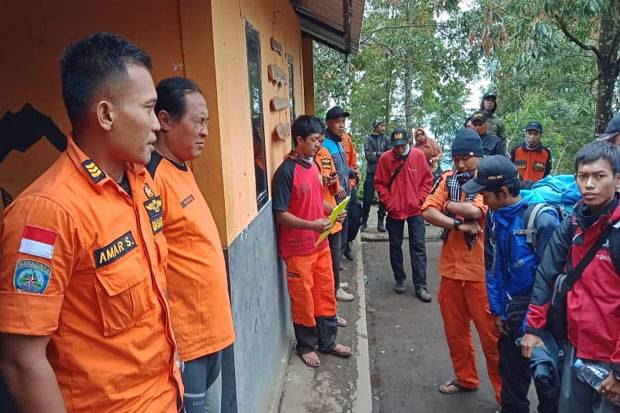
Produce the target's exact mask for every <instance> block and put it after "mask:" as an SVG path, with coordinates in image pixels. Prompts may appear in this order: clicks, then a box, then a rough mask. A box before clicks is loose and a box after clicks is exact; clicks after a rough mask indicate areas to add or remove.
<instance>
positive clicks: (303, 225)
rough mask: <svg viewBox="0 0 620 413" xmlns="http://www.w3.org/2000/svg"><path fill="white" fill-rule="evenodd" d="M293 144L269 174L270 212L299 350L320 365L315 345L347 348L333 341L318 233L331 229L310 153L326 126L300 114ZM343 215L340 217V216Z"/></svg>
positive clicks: (332, 307)
mask: <svg viewBox="0 0 620 413" xmlns="http://www.w3.org/2000/svg"><path fill="white" fill-rule="evenodd" d="M291 132H292V136H293V145H294V148H293V150H292V151H291V153H290V154H289V156H288V157H287V158H286V159H285V160H284V162H282V164H281V165H280V166H279V167H278V169H277V170H276V172H275V174H274V176H273V183H272V191H273V211H274V214H275V217H276V221H277V223H278V249H279V255H280V257H282V258H283V259H284V262H285V263H286V281H287V286H288V292H289V296H290V299H291V313H292V315H293V328H294V330H295V337H296V338H297V351H298V353H299V355H300V357H301V359H302V360H303V362H304V363H305V364H306V365H307V366H308V367H319V365H320V360H319V356H318V354H317V353H316V351H317V349H318V350H319V351H320V352H323V353H330V354H334V355H336V356H339V357H349V356H351V354H352V353H351V348H349V347H346V346H343V345H341V344H336V335H337V334H338V326H337V321H336V297H335V296H334V288H333V286H334V274H333V272H332V260H331V256H330V251H329V247H328V245H327V242H326V241H325V240H324V241H321V242H319V243H317V241H318V240H319V234H321V233H322V232H324V231H329V230H330V229H331V223H330V221H329V219H327V218H326V217H325V215H326V214H328V213H331V211H332V208H331V206H330V205H329V204H327V203H326V202H324V201H323V190H322V180H321V175H320V173H319V169H318V168H317V166H316V164H315V163H314V161H313V160H314V156H315V155H316V153H317V151H318V150H319V147H320V137H321V135H323V134H324V133H325V125H324V124H323V122H321V120H320V119H318V118H316V117H313V116H308V115H303V116H300V117H298V118H297V119H296V120H295V122H293V125H292V127H291ZM343 218H344V216H341V219H343Z"/></svg>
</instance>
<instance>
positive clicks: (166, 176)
mask: <svg viewBox="0 0 620 413" xmlns="http://www.w3.org/2000/svg"><path fill="white" fill-rule="evenodd" d="M147 169H148V171H149V173H150V174H151V176H152V177H153V179H154V180H155V183H156V184H157V185H158V188H159V190H160V191H161V196H162V200H163V203H164V235H165V236H166V240H167V242H168V251H169V254H168V272H167V274H166V280H167V284H168V299H169V302H170V311H171V317H172V327H173V329H174V336H175V338H176V340H177V343H178V347H179V355H180V357H181V360H183V361H188V360H194V359H196V358H198V357H202V356H204V355H207V354H211V353H215V352H217V351H220V350H222V349H224V348H225V347H227V346H229V345H230V344H232V343H233V341H235V331H234V329H233V320H232V313H231V309H230V298H229V296H228V279H227V276H226V263H225V262H224V253H223V251H222V245H221V242H220V237H219V235H218V232H217V227H216V226H215V221H214V220H213V216H212V215H211V210H210V209H209V206H208V205H207V201H206V200H205V199H204V197H203V196H202V193H201V192H200V189H199V188H198V184H197V183H196V179H195V178H194V174H193V173H192V171H191V170H190V169H189V168H188V167H187V165H186V164H185V163H182V164H179V163H176V162H173V161H170V160H168V159H166V158H163V157H162V156H161V155H160V154H159V153H158V152H153V155H152V156H151V161H150V162H149V164H148V165H147Z"/></svg>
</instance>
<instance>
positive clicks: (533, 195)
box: [521, 175, 581, 214]
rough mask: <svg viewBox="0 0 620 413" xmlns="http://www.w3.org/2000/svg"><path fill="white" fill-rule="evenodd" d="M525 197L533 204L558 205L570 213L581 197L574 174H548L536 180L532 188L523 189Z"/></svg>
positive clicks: (522, 193) (522, 192)
mask: <svg viewBox="0 0 620 413" xmlns="http://www.w3.org/2000/svg"><path fill="white" fill-rule="evenodd" d="M521 196H522V197H523V199H525V200H526V201H528V202H529V203H532V204H538V203H543V202H544V203H547V204H551V205H557V206H559V207H560V208H562V210H563V211H564V212H566V213H567V214H570V213H571V212H572V211H573V206H574V205H575V203H576V202H577V201H579V200H580V199H581V194H580V193H579V188H577V183H576V182H575V176H574V175H557V176H551V175H549V176H547V177H546V178H543V179H541V180H540V181H538V182H536V183H535V184H534V185H533V186H532V188H531V189H522V190H521Z"/></svg>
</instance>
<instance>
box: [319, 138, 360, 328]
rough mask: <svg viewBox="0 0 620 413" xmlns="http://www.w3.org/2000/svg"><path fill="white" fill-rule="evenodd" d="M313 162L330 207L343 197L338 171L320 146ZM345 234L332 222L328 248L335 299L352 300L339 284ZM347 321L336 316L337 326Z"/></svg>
mask: <svg viewBox="0 0 620 413" xmlns="http://www.w3.org/2000/svg"><path fill="white" fill-rule="evenodd" d="M324 139H325V135H321V138H320V142H321V145H323V140H324ZM314 162H315V163H316V166H318V168H319V172H320V173H321V180H322V183H323V201H325V202H327V203H328V204H329V205H330V206H331V207H332V208H333V207H335V206H336V195H338V196H340V197H342V198H345V197H346V195H345V192H344V189H342V188H340V184H339V183H338V172H337V171H336V166H335V165H334V160H333V159H332V156H331V155H330V154H329V151H328V150H327V149H325V148H323V147H322V146H321V147H320V148H319V150H318V152H317V153H316V156H315V157H314ZM342 236H345V234H343V231H342V224H341V223H340V222H338V221H336V222H335V223H334V226H333V227H332V230H331V233H330V234H329V237H328V239H329V250H330V252H331V257H332V268H333V270H334V291H335V292H336V299H337V300H340V301H352V300H353V298H354V297H353V294H350V293H348V292H346V291H345V290H344V288H343V287H342V286H341V284H340V259H341V257H342V255H341V254H340V246H341V238H340V237H342ZM346 325H347V322H346V320H345V319H344V318H342V317H338V326H339V327H346Z"/></svg>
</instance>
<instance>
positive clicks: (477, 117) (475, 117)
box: [470, 111, 487, 123]
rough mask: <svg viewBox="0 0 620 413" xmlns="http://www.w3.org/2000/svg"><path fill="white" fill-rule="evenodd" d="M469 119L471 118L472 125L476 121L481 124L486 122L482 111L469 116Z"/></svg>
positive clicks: (485, 116)
mask: <svg viewBox="0 0 620 413" xmlns="http://www.w3.org/2000/svg"><path fill="white" fill-rule="evenodd" d="M470 118H471V123H474V122H475V121H477V120H479V121H482V122H486V121H487V115H485V114H484V112H482V111H477V112H474V113H473V115H471V116H470Z"/></svg>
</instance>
